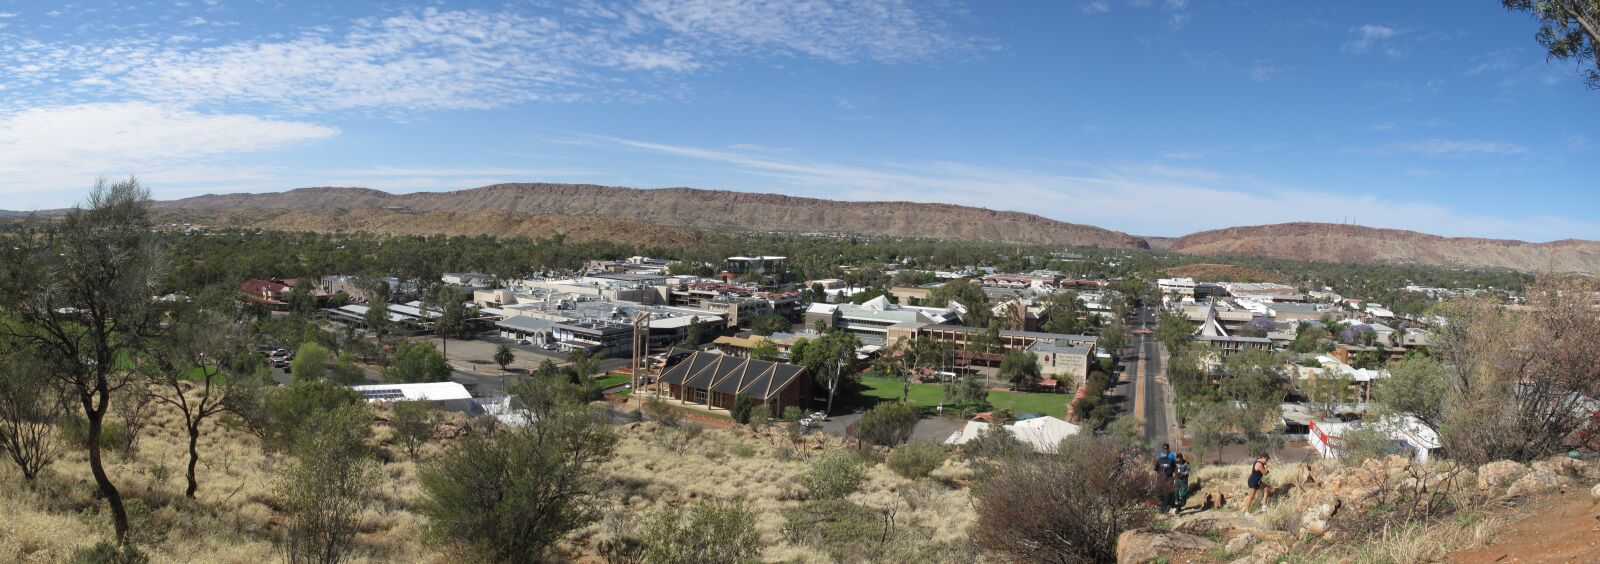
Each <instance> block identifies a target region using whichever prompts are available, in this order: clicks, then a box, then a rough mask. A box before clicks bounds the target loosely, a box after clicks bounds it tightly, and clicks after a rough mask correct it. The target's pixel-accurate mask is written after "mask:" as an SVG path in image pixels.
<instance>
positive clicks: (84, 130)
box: [0, 102, 339, 192]
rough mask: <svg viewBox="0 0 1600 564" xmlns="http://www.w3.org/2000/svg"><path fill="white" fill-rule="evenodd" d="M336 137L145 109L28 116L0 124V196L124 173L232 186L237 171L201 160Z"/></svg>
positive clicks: (73, 109)
mask: <svg viewBox="0 0 1600 564" xmlns="http://www.w3.org/2000/svg"><path fill="white" fill-rule="evenodd" d="M338 133H339V130H338V129H336V128H332V127H327V126H323V125H318V124H314V123H307V122H299V121H282V120H274V119H266V118H260V117H256V116H250V115H238V114H207V113H198V112H192V111H188V110H180V109H173V108H165V107H161V106H157V105H154V104H149V103H145V102H122V103H93V104H79V105H69V106H49V107H40V108H33V109H29V110H24V111H21V112H17V113H14V114H10V115H4V116H0V176H4V177H5V178H6V181H5V182H4V183H0V186H3V187H0V192H22V191H29V190H41V189H50V188H63V187H70V186H85V185H87V183H88V181H89V180H92V179H93V178H94V177H95V176H100V175H112V176H118V175H125V174H131V173H138V174H140V175H141V176H144V177H147V178H149V177H163V178H181V179H182V180H185V181H190V180H196V179H199V178H206V177H219V176H220V177H221V178H219V179H222V180H236V179H237V178H234V177H231V176H230V175H237V174H239V173H238V172H237V170H236V169H232V168H226V167H223V168H216V167H214V165H213V164H212V163H210V162H209V160H208V159H213V158H216V157H221V156H224V155H229V154H237V153H248V152H255V151H264V150H269V149H277V148H282V147H287V146H292V145H296V144H300V143H305V142H310V141H316V140H321V139H327V138H329V137H333V136H335V135H338ZM224 171H228V172H226V173H225V174H224ZM256 172H259V171H256ZM251 174H252V175H253V174H256V173H251ZM74 175H81V177H82V178H74Z"/></svg>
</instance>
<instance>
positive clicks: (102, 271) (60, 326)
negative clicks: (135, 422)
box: [0, 178, 167, 544]
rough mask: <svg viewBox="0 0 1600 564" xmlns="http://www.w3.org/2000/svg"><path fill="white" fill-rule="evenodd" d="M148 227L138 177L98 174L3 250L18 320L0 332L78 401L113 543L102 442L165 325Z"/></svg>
mask: <svg viewBox="0 0 1600 564" xmlns="http://www.w3.org/2000/svg"><path fill="white" fill-rule="evenodd" d="M151 227H152V223H151V220H150V193H149V191H147V190H146V189H145V188H144V187H142V186H140V185H139V182H138V181H137V180H135V179H131V178H130V179H128V180H126V181H121V182H115V183H108V182H106V181H105V180H103V179H102V180H100V181H98V182H96V183H95V187H94V190H93V191H92V192H91V193H90V195H89V198H88V200H87V201H86V202H85V203H84V204H82V205H79V206H77V207H74V208H73V209H72V210H71V211H69V212H67V214H66V215H65V217H63V218H62V219H61V221H60V222H59V223H58V224H56V225H55V226H53V228H52V229H49V230H48V231H47V232H44V233H40V234H37V235H34V236H31V237H26V238H23V239H20V240H17V241H16V242H15V244H13V245H11V246H9V248H5V249H0V253H4V256H3V258H4V260H0V263H3V264H6V265H7V267H6V268H4V269H0V300H3V302H4V304H3V309H5V310H7V311H8V312H9V313H10V314H11V315H12V317H13V318H14V319H15V321H16V323H13V324H8V325H6V326H5V327H4V328H0V331H5V332H7V333H9V336H10V337H12V338H15V339H18V340H20V341H21V342H22V343H23V344H25V345H26V346H29V347H32V348H33V349H34V350H36V351H38V354H39V357H40V360H42V361H44V362H45V364H46V365H47V366H48V367H49V370H47V371H46V374H48V377H51V378H55V379H56V381H57V382H58V383H59V384H60V385H61V386H62V387H63V388H65V391H66V393H67V394H69V395H70V396H71V397H72V398H73V400H74V402H75V403H76V404H77V411H78V412H79V414H80V415H81V416H82V417H83V420H84V422H85V423H86V425H85V426H86V429H87V435H88V436H87V437H86V439H87V447H88V451H89V453H88V454H89V470H90V473H91V474H93V477H94V483H95V486H96V487H97V488H98V489H99V497H101V498H103V499H105V501H106V505H107V506H108V507H109V509H110V512H111V520H112V525H113V527H114V530H115V534H116V539H117V542H118V543H119V544H126V543H127V541H128V528H129V525H128V511H127V509H126V508H125V507H124V504H123V500H122V492H121V491H119V490H118V489H117V487H116V484H114V483H113V482H112V481H111V476H110V475H109V474H108V473H107V472H106V468H105V463H104V460H103V456H102V452H101V450H102V448H101V444H100V441H101V436H102V434H103V433H104V431H105V418H106V414H107V413H108V412H109V411H110V409H111V404H112V398H113V397H115V395H114V393H115V392H117V391H118V390H120V389H122V388H124V387H125V386H128V385H129V384H130V383H133V382H136V381H137V380H138V378H137V376H138V369H137V362H138V361H139V357H140V356H141V353H142V352H143V351H144V350H145V349H147V348H148V347H149V346H150V344H151V341H153V340H154V339H155V338H156V337H158V336H159V335H160V333H161V330H162V326H161V317H162V314H163V312H162V308H161V307H159V306H160V305H162V303H161V302H158V301H156V300H155V299H154V298H153V296H155V295H157V293H158V292H159V288H160V281H161V278H162V274H163V272H164V270H165V268H166V265H167V258H166V254H165V253H164V252H163V250H162V249H161V247H160V246H159V245H158V244H157V243H156V241H155V238H154V237H153V235H152V230H151Z"/></svg>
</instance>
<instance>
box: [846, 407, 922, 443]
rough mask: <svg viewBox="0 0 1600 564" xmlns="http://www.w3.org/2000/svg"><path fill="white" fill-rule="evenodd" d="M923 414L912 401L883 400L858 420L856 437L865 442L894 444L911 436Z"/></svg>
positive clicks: (902, 441)
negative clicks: (919, 412)
mask: <svg viewBox="0 0 1600 564" xmlns="http://www.w3.org/2000/svg"><path fill="white" fill-rule="evenodd" d="M919 419H922V416H921V415H920V414H918V413H917V408H916V407H913V406H912V405H911V404H910V403H906V402H900V401H894V402H881V403H879V404H878V405H875V406H872V409H868V410H867V412H866V413H864V414H862V415H861V419H860V420H859V421H857V422H856V437H857V438H858V439H860V440H861V442H862V443H863V444H872V445H878V446H894V445H898V444H900V443H904V442H906V440H908V439H910V438H911V431H912V430H913V429H915V428H916V426H917V420H919Z"/></svg>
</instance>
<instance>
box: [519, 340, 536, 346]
mask: <svg viewBox="0 0 1600 564" xmlns="http://www.w3.org/2000/svg"><path fill="white" fill-rule="evenodd" d="M517 344H519V345H531V344H533V341H529V340H527V339H517Z"/></svg>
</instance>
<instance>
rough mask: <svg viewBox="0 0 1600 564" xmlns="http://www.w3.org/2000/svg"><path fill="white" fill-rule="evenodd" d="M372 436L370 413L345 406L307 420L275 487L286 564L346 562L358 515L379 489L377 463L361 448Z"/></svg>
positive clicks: (353, 546)
mask: <svg viewBox="0 0 1600 564" xmlns="http://www.w3.org/2000/svg"><path fill="white" fill-rule="evenodd" d="M371 434H372V413H371V410H369V409H367V407H366V406H365V405H360V404H346V405H342V406H339V407H337V408H335V409H333V410H330V411H325V412H318V413H314V414H311V415H310V418H309V419H307V420H306V425H305V426H304V427H303V428H302V429H301V430H300V432H299V433H298V434H297V435H296V437H295V439H294V448H293V451H294V455H295V462H294V463H293V464H290V465H289V467H288V468H287V469H286V470H284V472H283V476H282V478H281V480H280V481H279V483H278V486H277V492H278V495H277V497H278V501H279V503H280V504H281V505H282V507H283V508H284V513H285V515H286V516H287V520H286V522H285V525H284V529H285V535H284V536H285V541H284V546H283V551H284V555H285V556H286V557H287V560H288V561H289V562H291V563H295V564H299V563H305V564H312V563H315V564H328V563H336V562H343V561H345V560H347V559H349V557H350V555H351V552H352V551H353V550H354V549H355V544H356V543H355V536H356V533H357V532H358V530H359V526H360V523H361V512H362V511H363V510H365V509H366V507H367V506H368V505H369V504H370V503H371V502H372V499H373V497H374V494H375V492H376V489H377V485H378V467H377V461H375V460H373V458H372V453H371V451H370V450H369V449H368V448H367V446H366V444H365V441H366V439H367V437H369V436H370V435H371Z"/></svg>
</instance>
